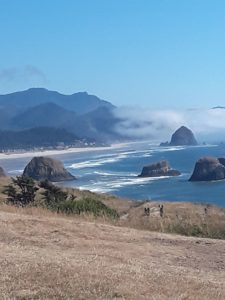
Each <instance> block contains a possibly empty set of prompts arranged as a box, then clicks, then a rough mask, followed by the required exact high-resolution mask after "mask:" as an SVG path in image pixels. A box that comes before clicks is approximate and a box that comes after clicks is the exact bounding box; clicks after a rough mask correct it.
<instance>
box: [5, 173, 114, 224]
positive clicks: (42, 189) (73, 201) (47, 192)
mask: <svg viewBox="0 0 225 300" xmlns="http://www.w3.org/2000/svg"><path fill="white" fill-rule="evenodd" d="M38 191H39V194H38V193H37V192H38ZM4 193H5V194H6V195H7V199H6V203H8V204H12V205H15V206H21V207H25V206H42V207H45V208H47V209H50V210H52V211H56V212H57V213H65V214H79V215H81V214H92V215H94V216H95V217H100V216H101V217H102V216H105V217H109V218H114V219H116V218H118V217H119V215H118V213H117V211H116V210H115V209H113V208H110V207H108V206H107V205H106V204H104V203H102V202H101V201H100V200H98V199H96V197H91V195H89V196H82V197H77V196H75V195H74V194H71V193H69V191H68V190H67V191H64V190H63V189H62V188H60V187H57V186H55V185H54V184H52V183H51V182H49V181H48V180H45V181H41V182H35V181H34V180H33V179H32V178H30V177H26V176H17V177H16V178H12V183H10V184H9V185H7V186H6V187H5V189H4ZM40 196H42V197H40Z"/></svg>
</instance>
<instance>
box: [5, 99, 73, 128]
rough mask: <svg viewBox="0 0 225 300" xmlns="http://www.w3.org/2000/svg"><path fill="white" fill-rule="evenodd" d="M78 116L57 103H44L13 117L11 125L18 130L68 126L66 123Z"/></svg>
mask: <svg viewBox="0 0 225 300" xmlns="http://www.w3.org/2000/svg"><path fill="white" fill-rule="evenodd" d="M76 117H77V114H76V113H75V112H72V111H68V110H66V109H64V108H63V107H61V106H59V105H57V104H54V103H43V104H39V105H37V106H34V107H31V108H28V109H27V110H26V111H24V112H22V113H20V114H18V115H16V116H15V117H13V118H12V120H11V122H10V127H11V128H12V129H16V130H18V129H26V128H33V127H40V126H42V127H43V126H47V127H57V128H66V127H67V126H66V124H67V123H69V122H70V121H71V120H73V119H75V118H76Z"/></svg>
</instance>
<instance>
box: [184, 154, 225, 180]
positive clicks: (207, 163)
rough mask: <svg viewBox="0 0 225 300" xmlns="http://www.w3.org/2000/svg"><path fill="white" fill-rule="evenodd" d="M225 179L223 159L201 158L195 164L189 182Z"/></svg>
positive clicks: (224, 161) (224, 159) (224, 160)
mask: <svg viewBox="0 0 225 300" xmlns="http://www.w3.org/2000/svg"><path fill="white" fill-rule="evenodd" d="M223 179H225V158H224V157H222V158H215V157H203V158H200V159H199V160H198V161H197V162H196V164H195V168H194V171H193V174H192V175H191V177H190V179H189V181H213V180H223Z"/></svg>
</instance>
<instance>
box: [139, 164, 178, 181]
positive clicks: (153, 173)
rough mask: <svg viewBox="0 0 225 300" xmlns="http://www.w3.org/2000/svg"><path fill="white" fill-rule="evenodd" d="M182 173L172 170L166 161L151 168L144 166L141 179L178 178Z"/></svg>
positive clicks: (150, 166) (152, 165)
mask: <svg viewBox="0 0 225 300" xmlns="http://www.w3.org/2000/svg"><path fill="white" fill-rule="evenodd" d="M180 174H181V173H180V172H179V171H177V170H173V169H171V167H170V165H169V163H168V162H167V161H166V160H162V161H159V162H157V163H154V164H151V165H149V166H144V167H143V169H142V172H141V174H140V175H138V176H139V177H160V176H178V175H180Z"/></svg>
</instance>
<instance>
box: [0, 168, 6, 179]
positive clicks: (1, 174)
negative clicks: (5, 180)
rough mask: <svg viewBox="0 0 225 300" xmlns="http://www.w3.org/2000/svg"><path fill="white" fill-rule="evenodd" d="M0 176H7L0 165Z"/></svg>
mask: <svg viewBox="0 0 225 300" xmlns="http://www.w3.org/2000/svg"><path fill="white" fill-rule="evenodd" d="M0 177H7V176H6V173H5V171H4V169H3V168H2V167H0Z"/></svg>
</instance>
